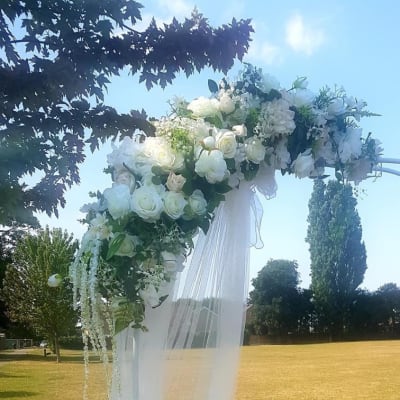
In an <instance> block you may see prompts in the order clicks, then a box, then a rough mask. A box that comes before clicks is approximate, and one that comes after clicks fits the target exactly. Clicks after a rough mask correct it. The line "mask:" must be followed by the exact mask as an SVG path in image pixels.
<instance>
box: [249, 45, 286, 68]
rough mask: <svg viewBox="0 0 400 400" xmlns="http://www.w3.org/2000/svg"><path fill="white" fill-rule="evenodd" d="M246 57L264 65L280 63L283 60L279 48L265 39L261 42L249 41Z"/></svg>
mask: <svg viewBox="0 0 400 400" xmlns="http://www.w3.org/2000/svg"><path fill="white" fill-rule="evenodd" d="M247 57H249V58H250V59H252V60H254V61H257V62H261V63H264V64H266V65H272V64H275V65H276V64H281V63H282V61H283V54H282V51H281V49H280V48H279V47H278V46H275V45H273V44H271V43H269V42H268V41H266V40H264V41H263V42H258V41H256V40H254V41H253V42H251V44H250V47H249V51H248V53H247Z"/></svg>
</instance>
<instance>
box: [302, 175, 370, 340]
mask: <svg viewBox="0 0 400 400" xmlns="http://www.w3.org/2000/svg"><path fill="white" fill-rule="evenodd" d="M356 206H357V201H356V199H355V198H354V196H353V190H352V187H351V186H350V185H344V184H342V183H340V182H338V181H329V182H328V184H325V183H324V182H323V181H322V180H316V181H315V183H314V190H313V193H312V195H311V199H310V202H309V215H308V223H309V225H308V230H307V238H306V241H307V242H308V243H309V248H310V258H311V287H312V291H313V294H314V298H315V301H316V305H317V308H318V309H319V311H320V318H321V321H325V324H326V327H325V328H326V329H328V330H329V331H330V332H331V333H332V334H341V333H343V330H344V329H345V327H346V325H347V323H348V321H347V320H348V316H349V312H350V307H351V303H352V302H353V299H354V296H355V295H356V290H357V288H358V286H359V285H360V284H361V283H362V281H363V279H364V274H365V271H366V268H367V264H366V251H365V246H364V242H362V228H361V221H360V217H359V215H358V212H357V209H356Z"/></svg>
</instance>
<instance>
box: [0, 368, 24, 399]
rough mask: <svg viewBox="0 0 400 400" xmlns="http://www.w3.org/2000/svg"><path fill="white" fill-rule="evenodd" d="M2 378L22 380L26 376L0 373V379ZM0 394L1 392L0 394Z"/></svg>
mask: <svg viewBox="0 0 400 400" xmlns="http://www.w3.org/2000/svg"><path fill="white" fill-rule="evenodd" d="M3 378H24V379H26V378H27V376H26V375H11V374H7V373H5V372H1V371H0V379H3ZM0 394H1V392H0Z"/></svg>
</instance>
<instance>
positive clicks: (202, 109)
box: [187, 97, 222, 119]
mask: <svg viewBox="0 0 400 400" xmlns="http://www.w3.org/2000/svg"><path fill="white" fill-rule="evenodd" d="M187 108H188V110H190V111H192V112H193V114H194V115H195V116H196V117H202V118H206V117H211V116H213V115H218V116H219V117H220V118H221V113H220V111H219V101H218V100H217V99H207V98H206V97H199V98H197V99H195V100H193V101H192V102H191V103H189V105H188V106H187ZM221 119H222V118H221Z"/></svg>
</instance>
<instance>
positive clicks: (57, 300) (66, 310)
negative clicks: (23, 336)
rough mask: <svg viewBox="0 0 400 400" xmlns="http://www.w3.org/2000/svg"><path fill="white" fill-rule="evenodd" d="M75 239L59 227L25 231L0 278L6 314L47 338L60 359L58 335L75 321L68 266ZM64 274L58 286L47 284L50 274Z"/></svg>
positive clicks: (71, 330)
mask: <svg viewBox="0 0 400 400" xmlns="http://www.w3.org/2000/svg"><path fill="white" fill-rule="evenodd" d="M76 247H77V243H76V242H75V241H74V240H73V237H72V235H69V234H68V233H67V232H66V231H65V232H62V230H61V229H53V230H52V231H50V230H49V228H48V227H46V229H44V230H41V231H38V232H37V234H28V235H26V236H25V237H24V238H23V239H22V240H21V241H20V242H19V243H18V244H17V247H16V249H15V251H14V254H13V263H12V264H9V265H8V266H7V269H6V274H5V277H4V281H3V290H2V295H3V298H4V300H5V301H6V304H7V308H8V311H9V317H10V319H11V320H13V321H18V322H20V323H21V324H24V325H26V326H27V327H30V328H32V329H34V330H35V331H36V332H37V333H38V334H40V335H42V336H43V337H45V338H47V339H48V340H49V342H50V343H51V344H52V346H53V350H54V352H55V354H56V355H57V361H59V359H60V347H59V339H60V337H61V336H62V335H67V334H68V333H70V332H73V331H74V327H75V325H76V323H77V315H76V312H75V311H74V310H73V308H72V288H71V286H70V284H69V282H68V267H69V265H70V263H71V261H72V258H73V255H74V252H75V250H76ZM56 273H58V274H61V275H62V276H63V277H65V279H64V281H63V282H62V283H61V285H60V286H59V287H49V286H48V284H47V281H48V278H49V277H50V276H51V275H53V274H56Z"/></svg>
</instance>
